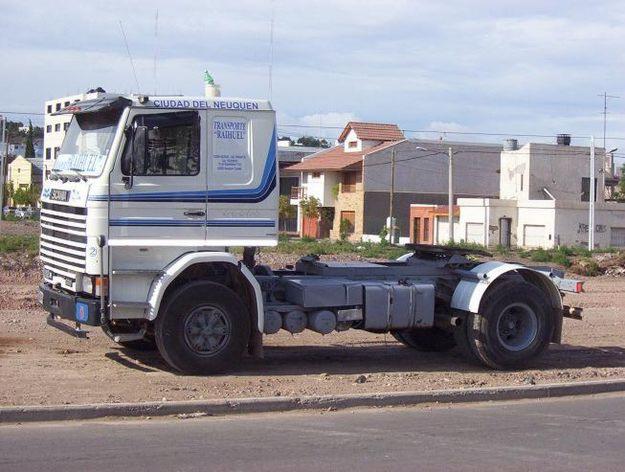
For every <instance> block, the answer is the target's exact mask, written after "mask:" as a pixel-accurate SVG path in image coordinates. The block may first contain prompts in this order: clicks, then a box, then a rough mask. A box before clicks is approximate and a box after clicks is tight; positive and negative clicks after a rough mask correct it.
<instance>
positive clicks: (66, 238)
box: [40, 203, 87, 285]
mask: <svg viewBox="0 0 625 472" xmlns="http://www.w3.org/2000/svg"><path fill="white" fill-rule="evenodd" d="M86 248H87V209H86V208H79V207H71V206H67V205H58V204H54V203H43V204H42V207H41V245H40V258H41V261H42V262H43V264H44V268H45V269H48V270H49V271H52V272H53V273H55V274H59V275H62V276H64V277H69V278H71V279H73V280H74V282H75V280H76V278H77V274H82V273H84V272H85V259H86V257H85V252H86ZM72 285H74V284H72Z"/></svg>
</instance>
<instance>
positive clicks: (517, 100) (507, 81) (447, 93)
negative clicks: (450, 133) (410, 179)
mask: <svg viewBox="0 0 625 472" xmlns="http://www.w3.org/2000/svg"><path fill="white" fill-rule="evenodd" d="M156 9H158V13H159V22H158V38H156V36H155V31H154V30H155V13H156ZM272 11H273V12H274V13H273V15H274V17H275V30H274V39H275V44H274V63H273V90H272V94H271V95H272V96H271V99H272V103H273V104H274V106H275V108H276V110H278V118H279V122H282V123H285V124H288V123H287V121H289V122H291V124H293V123H294V124H306V125H311V126H317V125H318V123H317V122H318V121H319V120H321V122H322V123H329V124H327V125H326V126H342V125H343V124H344V122H345V121H348V120H349V119H350V117H359V118H360V119H362V120H369V121H384V122H391V123H398V124H399V125H400V126H401V127H402V128H408V129H428V128H430V127H434V125H435V124H436V125H437V126H438V125H439V124H440V125H441V126H442V125H444V126H445V127H448V128H454V127H460V128H457V129H456V130H459V129H467V130H470V131H486V132H492V133H517V134H521V133H525V134H526V133H536V134H550V133H556V132H558V131H563V130H566V131H569V132H571V133H572V134H580V135H581V134H584V135H589V134H595V135H597V136H599V135H601V132H602V123H601V115H600V111H601V108H602V103H601V99H600V98H599V97H597V94H598V93H601V92H602V91H604V90H607V91H608V92H611V93H612V94H615V95H621V96H624V97H625V91H624V90H623V82H622V77H623V76H625V53H624V52H623V48H622V44H624V43H625V21H624V20H625V3H623V2H620V1H616V0H611V1H608V0H598V1H596V2H582V1H580V0H571V1H567V2H564V1H563V0H560V1H556V2H544V1H541V0H527V1H526V2H524V3H523V5H520V4H518V3H514V2H507V1H504V2H501V1H500V0H499V1H496V0H481V1H475V2H466V1H461V0H449V1H447V2H434V1H424V0H412V1H408V0H396V1H390V0H389V1H381V0H379V1H373V0H342V1H339V2H337V1H331V0H306V1H305V0H291V1H288V2H287V1H285V0H273V1H271V0H266V1H252V0H240V1H238V2H231V1H225V0H214V1H212V2H197V1H194V0H179V1H176V2H168V1H165V0H154V1H152V2H149V5H148V4H147V3H141V5H137V4H136V2H135V3H132V2H127V1H125V0H107V1H104V0H98V1H90V2H85V1H79V0H64V1H63V2H61V3H58V2H57V3H54V2H47V1H43V0H39V1H33V2H31V3H30V4H29V7H28V8H24V7H23V5H21V4H18V3H15V2H13V3H10V2H2V15H0V29H1V30H2V31H3V39H2V47H1V48H0V63H2V64H3V70H6V71H9V72H10V73H5V74H2V76H0V103H3V107H7V108H8V107H11V108H17V109H21V110H27V111H30V110H33V111H39V110H42V108H43V102H44V100H46V99H49V98H53V97H56V96H61V95H64V94H66V93H75V92H77V91H82V90H86V89H88V88H90V87H93V86H96V85H101V86H103V87H104V88H105V89H107V90H111V91H120V92H124V91H126V92H127V91H130V90H133V91H135V89H136V85H135V84H134V79H133V78H132V74H131V71H130V65H129V61H128V57H127V55H126V50H125V46H124V42H123V39H122V35H121V32H120V27H119V20H122V21H123V25H124V29H125V31H126V35H127V37H128V43H129V47H130V49H131V52H132V55H133V57H134V60H135V64H136V68H137V73H138V76H139V81H140V83H141V88H142V91H146V92H148V93H153V92H154V91H155V90H156V89H158V91H159V92H161V93H164V92H168V93H183V94H201V93H202V82H201V73H202V71H203V70H204V69H205V68H208V69H209V70H210V71H211V72H212V73H213V74H214V76H215V77H216V79H217V81H218V82H219V83H220V84H221V85H222V90H223V93H224V95H236V96H251V97H260V98H264V97H267V96H268V95H269V91H268V83H269V78H268V70H269V57H270V56H269V25H270V20H271V17H272ZM598 11H603V12H609V15H597V12H598ZM24 25H28V27H24ZM157 39H158V40H157ZM155 53H156V56H157V58H158V61H157V80H156V81H155V80H154V73H153V66H154V57H155ZM624 106H625V99H623V100H620V101H619V100H615V101H613V102H612V103H611V104H610V111H611V114H610V115H609V120H610V121H609V123H608V129H609V130H610V132H609V134H613V135H619V136H623V135H625V121H624V120H623V118H622V116H623V111H624V109H623V107H624ZM316 132H317V133H319V130H317V131H316ZM325 132H327V131H324V133H325ZM328 135H331V136H332V137H334V136H335V134H334V133H333V132H332V133H330V132H328ZM484 139H487V138H484ZM488 139H492V140H499V139H500V138H499V137H497V136H493V137H491V138H488Z"/></svg>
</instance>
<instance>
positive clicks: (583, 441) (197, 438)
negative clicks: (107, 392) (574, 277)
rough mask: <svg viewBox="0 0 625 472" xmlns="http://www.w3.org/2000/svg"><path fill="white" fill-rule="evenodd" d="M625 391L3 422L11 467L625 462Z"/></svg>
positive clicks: (3, 455) (360, 471)
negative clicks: (399, 405)
mask: <svg viewBox="0 0 625 472" xmlns="http://www.w3.org/2000/svg"><path fill="white" fill-rule="evenodd" d="M624 464H625V395H610V396H597V397H579V398H575V399H558V400H545V401H531V402H530V401H527V402H515V403H497V404H479V405H461V406H454V407H437V408H426V409H424V408H413V409H386V410H384V409H380V410H356V411H341V412H332V413H323V414H322V413H318V412H317V413H303V414H299V413H298V414H275V415H254V416H245V417H229V418H199V419H186V420H181V419H153V420H136V421H108V422H104V421H102V422H82V423H57V424H25V425H7V426H1V427H0V470H2V471H3V472H8V471H13V470H15V471H20V472H27V471H40V470H45V471H57V470H58V471H63V472H70V471H86V470H89V471H100V470H102V471H114V470H124V471H135V470H137V471H143V470H146V471H150V472H160V471H168V472H169V471H174V470H179V471H191V470H198V471H231V470H241V471H246V472H249V471H250V470H253V471H261V470H267V471H283V470H284V471H293V470H314V471H315V472H319V471H334V470H349V471H350V472H364V471H383V470H402V471H409V470H420V471H422V470H445V469H449V470H480V471H482V470H497V469H499V470H501V469H505V470H538V469H539V470H541V471H547V470H583V471H588V470H602V471H607V470H623V467H625V465H624Z"/></svg>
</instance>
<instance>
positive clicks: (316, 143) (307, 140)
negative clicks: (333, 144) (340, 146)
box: [297, 136, 330, 148]
mask: <svg viewBox="0 0 625 472" xmlns="http://www.w3.org/2000/svg"><path fill="white" fill-rule="evenodd" d="M297 144H300V145H302V146H307V147H322V148H327V147H330V143H328V141H326V140H325V139H323V138H322V139H318V138H315V137H314V136H302V137H301V138H299V139H298V140H297Z"/></svg>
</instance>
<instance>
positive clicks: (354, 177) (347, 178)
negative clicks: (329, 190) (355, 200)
mask: <svg viewBox="0 0 625 472" xmlns="http://www.w3.org/2000/svg"><path fill="white" fill-rule="evenodd" d="M360 182H362V172H344V173H343V175H342V178H341V192H343V193H352V192H355V191H356V184H358V183H360Z"/></svg>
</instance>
